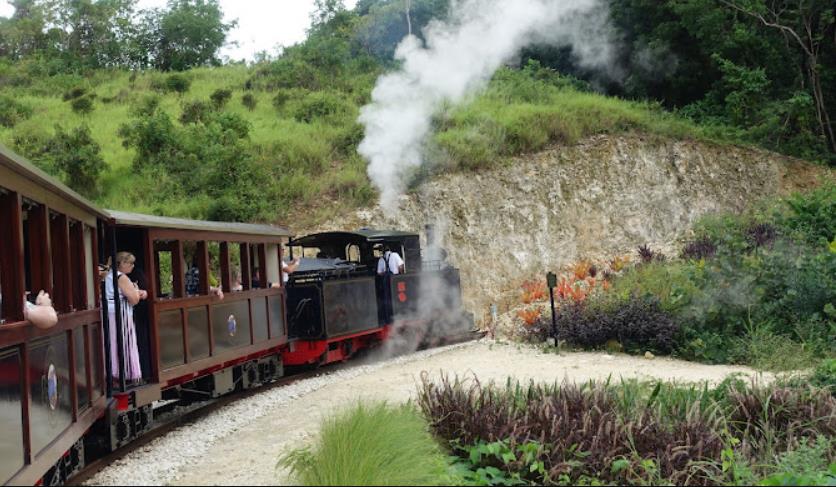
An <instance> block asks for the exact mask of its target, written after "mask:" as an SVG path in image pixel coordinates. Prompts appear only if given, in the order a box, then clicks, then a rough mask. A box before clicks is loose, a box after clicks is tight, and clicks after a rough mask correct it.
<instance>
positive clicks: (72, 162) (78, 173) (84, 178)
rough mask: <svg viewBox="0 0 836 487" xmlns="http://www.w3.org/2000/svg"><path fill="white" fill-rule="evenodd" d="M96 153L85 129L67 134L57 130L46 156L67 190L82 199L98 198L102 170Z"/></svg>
mask: <svg viewBox="0 0 836 487" xmlns="http://www.w3.org/2000/svg"><path fill="white" fill-rule="evenodd" d="M100 150H101V148H100V146H99V144H97V143H96V141H95V140H93V137H92V135H91V134H90V129H89V128H88V127H87V126H86V125H81V126H80V127H78V128H75V129H73V130H72V131H71V132H65V131H64V129H63V128H61V127H60V126H57V127H56V128H55V137H54V138H53V139H52V141H51V142H50V144H49V149H48V154H49V157H50V158H51V159H52V160H53V161H54V162H53V164H54V167H55V168H56V169H57V170H58V171H60V172H61V173H62V174H63V176H64V181H65V182H66V183H67V185H68V186H70V187H71V188H73V189H74V190H76V191H78V192H79V193H81V194H83V195H85V196H88V197H94V196H96V195H98V194H99V187H98V182H99V177H100V176H101V174H102V172H103V171H104V169H105V167H106V165H105V162H104V160H103V159H102V157H101V155H100V154H99V153H100Z"/></svg>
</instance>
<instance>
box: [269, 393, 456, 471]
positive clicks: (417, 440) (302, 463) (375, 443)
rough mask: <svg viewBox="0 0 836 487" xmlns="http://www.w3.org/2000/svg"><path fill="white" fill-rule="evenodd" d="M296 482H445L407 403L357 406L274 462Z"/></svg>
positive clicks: (436, 451)
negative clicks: (304, 445)
mask: <svg viewBox="0 0 836 487" xmlns="http://www.w3.org/2000/svg"><path fill="white" fill-rule="evenodd" d="M279 464H280V465H281V466H283V467H286V468H289V469H290V471H291V474H292V475H293V476H294V477H295V479H296V480H297V481H298V482H300V483H301V484H302V485H446V484H448V483H449V482H450V480H451V479H450V478H449V477H448V475H447V473H446V470H447V466H446V461H445V458H444V455H443V454H442V450H441V448H440V447H439V445H438V444H437V443H436V442H435V440H434V439H433V438H432V436H431V435H430V434H429V432H428V431H427V424H426V422H425V421H424V420H423V419H422V418H421V417H420V415H419V414H418V413H417V411H415V410H414V409H413V408H412V407H411V406H400V407H391V406H388V405H386V404H374V405H363V404H361V405H358V406H355V407H353V408H351V409H349V410H348V411H345V412H343V413H341V414H339V415H337V416H335V417H333V418H331V419H328V420H326V421H325V422H324V424H323V425H322V429H321V432H320V435H319V440H318V441H317V443H316V444H315V445H314V446H313V447H308V448H300V449H296V450H293V451H291V452H289V453H287V454H285V455H284V456H282V458H281V459H280V461H279Z"/></svg>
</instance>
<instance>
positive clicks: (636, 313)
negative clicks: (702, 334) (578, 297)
mask: <svg viewBox="0 0 836 487" xmlns="http://www.w3.org/2000/svg"><path fill="white" fill-rule="evenodd" d="M557 330H558V337H559V338H560V339H561V340H565V341H566V342H568V343H571V344H574V345H579V346H581V347H586V348H599V347H603V346H604V345H606V344H607V342H609V341H610V340H617V341H618V342H619V343H620V344H621V346H622V347H623V348H624V350H625V351H628V352H645V351H647V350H648V349H649V350H652V351H654V352H661V353H670V352H671V351H672V350H673V349H674V347H675V345H676V338H677V336H678V333H679V325H678V324H677V323H676V322H675V321H674V320H673V318H672V317H671V315H669V314H668V313H666V312H665V311H663V310H662V309H661V308H660V306H659V301H658V299H656V298H654V297H650V296H645V297H631V298H629V299H627V300H626V301H620V300H619V301H615V302H614V303H604V304H601V305H598V306H594V305H585V304H583V303H569V304H567V305H565V306H563V307H562V308H561V309H560V312H559V313H558V316H557Z"/></svg>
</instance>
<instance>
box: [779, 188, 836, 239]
mask: <svg viewBox="0 0 836 487" xmlns="http://www.w3.org/2000/svg"><path fill="white" fill-rule="evenodd" d="M786 204H787V207H788V211H786V212H784V213H783V214H782V215H781V216H780V217H779V222H780V224H782V225H783V226H785V227H787V228H788V229H790V230H794V231H797V232H800V233H801V234H802V235H804V236H805V237H806V238H807V239H808V240H809V241H810V242H812V243H820V242H821V241H822V239H823V240H825V241H827V242H831V241H833V239H834V238H836V184H834V183H826V184H824V185H823V186H821V187H820V188H818V189H816V190H814V191H811V192H809V193H807V194H795V195H793V196H792V197H790V198H788V199H787V201H786Z"/></svg>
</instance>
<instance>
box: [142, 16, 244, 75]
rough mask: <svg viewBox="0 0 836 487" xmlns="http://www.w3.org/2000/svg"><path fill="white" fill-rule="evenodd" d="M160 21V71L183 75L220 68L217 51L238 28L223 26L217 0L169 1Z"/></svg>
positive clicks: (230, 25) (158, 59) (233, 23)
mask: <svg viewBox="0 0 836 487" xmlns="http://www.w3.org/2000/svg"><path fill="white" fill-rule="evenodd" d="M168 7H169V10H168V11H167V12H165V13H163V14H162V16H161V19H160V39H159V54H158V58H157V59H156V64H157V67H158V68H160V69H162V70H175V71H183V70H186V69H189V68H193V67H196V66H206V65H217V64H220V60H219V59H218V51H219V50H220V48H221V47H222V46H223V45H224V43H225V42H226V35H227V32H229V30H230V29H232V28H233V27H235V25H237V22H236V21H232V22H230V23H224V22H223V12H222V11H221V8H220V6H219V5H218V1H217V0H170V1H169V4H168Z"/></svg>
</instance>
